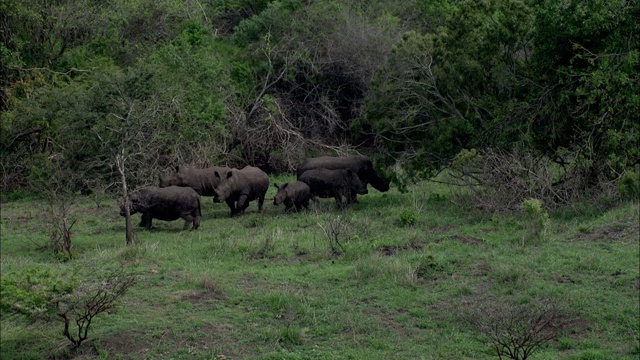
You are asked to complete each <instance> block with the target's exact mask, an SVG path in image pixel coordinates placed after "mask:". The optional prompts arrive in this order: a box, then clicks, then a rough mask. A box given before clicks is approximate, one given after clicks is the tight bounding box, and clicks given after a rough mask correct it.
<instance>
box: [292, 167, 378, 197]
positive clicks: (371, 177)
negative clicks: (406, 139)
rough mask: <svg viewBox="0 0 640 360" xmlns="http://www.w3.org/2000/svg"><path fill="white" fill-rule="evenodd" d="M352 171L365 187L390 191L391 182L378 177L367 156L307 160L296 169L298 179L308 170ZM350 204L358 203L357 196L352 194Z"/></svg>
mask: <svg viewBox="0 0 640 360" xmlns="http://www.w3.org/2000/svg"><path fill="white" fill-rule="evenodd" d="M320 168H324V169H333V170H336V169H350V170H352V171H355V173H356V174H357V175H358V178H360V181H362V182H363V183H364V184H365V186H366V185H367V184H371V186H373V187H374V188H375V189H376V190H378V191H382V192H385V191H388V190H389V183H390V181H389V180H387V179H385V178H383V177H381V176H380V175H378V173H377V172H376V170H375V169H374V168H373V163H372V162H371V159H369V157H367V156H342V157H333V156H320V157H316V158H310V159H307V160H305V161H304V162H303V163H302V164H300V166H298V168H297V169H296V174H297V176H298V179H300V176H301V175H302V174H303V173H304V172H305V171H307V170H312V169H320ZM349 201H350V202H356V201H357V195H356V194H355V193H352V194H351V196H350V198H349Z"/></svg>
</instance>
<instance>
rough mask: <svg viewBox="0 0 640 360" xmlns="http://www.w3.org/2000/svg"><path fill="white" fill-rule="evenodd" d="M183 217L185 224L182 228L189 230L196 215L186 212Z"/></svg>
mask: <svg viewBox="0 0 640 360" xmlns="http://www.w3.org/2000/svg"><path fill="white" fill-rule="evenodd" d="M182 218H183V219H184V226H182V230H187V229H188V228H189V225H191V224H192V223H193V221H194V217H193V216H192V215H191V214H186V215H183V216H182Z"/></svg>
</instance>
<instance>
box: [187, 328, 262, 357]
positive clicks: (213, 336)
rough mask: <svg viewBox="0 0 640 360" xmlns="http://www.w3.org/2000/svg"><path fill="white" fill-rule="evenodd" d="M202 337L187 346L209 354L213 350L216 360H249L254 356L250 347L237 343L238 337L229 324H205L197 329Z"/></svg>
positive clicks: (240, 342)
mask: <svg viewBox="0 0 640 360" xmlns="http://www.w3.org/2000/svg"><path fill="white" fill-rule="evenodd" d="M198 332H199V333H202V334H205V335H204V336H203V337H200V338H198V339H197V340H193V341H190V342H189V345H190V346H192V347H195V348H197V349H199V350H200V351H202V352H203V353H207V354H210V353H211V351H212V349H214V350H215V352H216V354H215V358H216V359H249V358H253V357H255V356H256V354H255V353H254V352H253V351H252V350H251V348H250V347H248V346H246V345H244V344H243V343H242V341H239V339H238V337H239V336H240V335H239V334H238V333H237V330H236V329H235V328H234V327H233V325H231V324H226V323H205V324H204V325H203V326H202V328H200V329H199V331H198Z"/></svg>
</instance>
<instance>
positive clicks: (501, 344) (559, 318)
mask: <svg viewBox="0 0 640 360" xmlns="http://www.w3.org/2000/svg"><path fill="white" fill-rule="evenodd" d="M466 320H467V321H468V322H470V323H471V325H472V326H473V327H474V328H475V329H476V330H477V331H479V332H481V333H483V334H484V335H485V336H486V337H488V338H489V340H490V342H491V345H492V346H493V349H494V350H495V354H496V355H497V356H498V357H499V358H500V359H502V358H503V357H505V358H509V359H514V360H516V359H522V360H524V359H527V358H529V356H530V355H531V354H532V353H533V352H535V351H536V350H537V349H539V348H540V347H541V346H542V345H544V344H545V343H547V342H549V341H550V340H552V339H555V338H556V337H558V336H560V335H562V334H564V333H566V332H567V331H568V330H569V329H570V328H571V326H572V324H573V323H574V320H575V318H574V316H572V315H570V314H568V313H567V311H565V310H564V309H563V308H561V306H560V302H558V301H556V300H553V299H549V298H547V299H533V300H532V301H531V302H530V303H527V304H516V303H512V302H506V303H505V302H502V301H499V300H497V299H485V300H482V301H480V302H479V303H477V304H474V306H473V307H472V309H471V311H470V312H469V313H467V314H466Z"/></svg>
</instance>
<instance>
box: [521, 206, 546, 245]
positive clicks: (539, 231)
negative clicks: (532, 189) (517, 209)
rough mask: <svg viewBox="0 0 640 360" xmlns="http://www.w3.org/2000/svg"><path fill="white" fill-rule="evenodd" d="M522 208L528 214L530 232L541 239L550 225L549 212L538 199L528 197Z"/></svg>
mask: <svg viewBox="0 0 640 360" xmlns="http://www.w3.org/2000/svg"><path fill="white" fill-rule="evenodd" d="M522 208H523V210H524V213H525V214H526V216H527V228H528V230H529V233H530V234H531V235H532V236H533V237H535V238H537V239H539V238H541V237H542V236H544V233H545V232H546V229H547V226H548V225H549V214H548V213H547V211H546V210H545V209H544V207H543V206H542V201H540V200H538V199H526V200H524V201H523V202H522Z"/></svg>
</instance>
